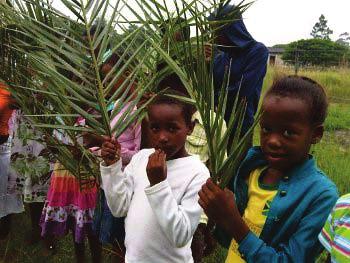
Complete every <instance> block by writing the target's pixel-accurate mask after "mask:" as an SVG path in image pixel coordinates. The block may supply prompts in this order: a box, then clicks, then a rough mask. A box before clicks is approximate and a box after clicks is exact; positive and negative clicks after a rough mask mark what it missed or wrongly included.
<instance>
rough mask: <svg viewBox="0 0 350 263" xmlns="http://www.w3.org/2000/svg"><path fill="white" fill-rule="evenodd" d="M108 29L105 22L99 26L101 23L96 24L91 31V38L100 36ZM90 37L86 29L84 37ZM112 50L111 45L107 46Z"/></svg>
mask: <svg viewBox="0 0 350 263" xmlns="http://www.w3.org/2000/svg"><path fill="white" fill-rule="evenodd" d="M105 28H106V22H105V21H103V22H102V24H101V25H100V26H99V22H95V23H94V24H93V25H92V26H91V27H90V30H89V33H90V36H94V35H95V34H100V33H101V32H102V31H103V30H105ZM87 36H88V31H87V30H86V29H84V31H83V34H82V37H83V38H85V37H87ZM110 48H111V44H110V43H108V44H107V49H110Z"/></svg>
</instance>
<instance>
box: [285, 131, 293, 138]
mask: <svg viewBox="0 0 350 263" xmlns="http://www.w3.org/2000/svg"><path fill="white" fill-rule="evenodd" d="M293 135H294V132H292V131H289V130H285V131H284V132H283V136H285V137H290V136H293Z"/></svg>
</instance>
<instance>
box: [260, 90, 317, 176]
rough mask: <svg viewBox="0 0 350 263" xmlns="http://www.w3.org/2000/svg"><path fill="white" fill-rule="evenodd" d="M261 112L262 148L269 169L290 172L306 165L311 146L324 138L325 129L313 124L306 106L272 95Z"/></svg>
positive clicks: (301, 101)
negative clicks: (296, 167)
mask: <svg viewBox="0 0 350 263" xmlns="http://www.w3.org/2000/svg"><path fill="white" fill-rule="evenodd" d="M262 110H263V114H262V118H261V120H260V126H261V131H260V144H261V148H262V151H263V153H264V155H265V158H266V159H267V161H268V163H269V166H270V167H271V168H275V169H277V170H280V171H288V170H290V169H291V168H292V167H294V166H295V165H298V164H300V163H302V162H303V161H305V160H306V159H307V158H308V153H309V150H310V147H311V145H312V144H315V143H317V142H318V141H319V140H320V139H321V138H322V134H323V126H322V125H312V124H311V121H310V118H309V107H308V105H307V103H306V102H305V101H303V100H300V99H295V98H287V97H278V96H274V95H270V96H268V97H266V98H265V99H264V101H263V105H262Z"/></svg>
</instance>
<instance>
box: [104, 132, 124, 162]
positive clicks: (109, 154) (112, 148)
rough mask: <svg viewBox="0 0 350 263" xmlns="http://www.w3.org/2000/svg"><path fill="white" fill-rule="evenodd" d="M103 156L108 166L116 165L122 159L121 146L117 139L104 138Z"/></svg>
mask: <svg viewBox="0 0 350 263" xmlns="http://www.w3.org/2000/svg"><path fill="white" fill-rule="evenodd" d="M103 139H104V142H103V143H102V148H101V156H102V159H103V161H104V162H105V164H106V165H107V166H110V165H112V164H114V163H116V162H117V161H118V160H119V159H120V144H119V143H118V142H117V140H115V139H111V138H110V137H106V136H105V137H103Z"/></svg>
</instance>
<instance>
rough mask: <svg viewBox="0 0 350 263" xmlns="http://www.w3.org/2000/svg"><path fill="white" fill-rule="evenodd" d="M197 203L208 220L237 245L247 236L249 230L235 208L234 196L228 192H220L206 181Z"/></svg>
mask: <svg viewBox="0 0 350 263" xmlns="http://www.w3.org/2000/svg"><path fill="white" fill-rule="evenodd" d="M198 202H199V205H200V206H201V207H202V208H203V210H204V212H205V213H206V215H207V216H208V218H209V219H210V220H214V221H215V222H216V223H217V224H218V225H219V226H220V227H222V228H223V229H224V230H226V231H227V233H228V234H229V235H231V236H232V237H233V238H234V239H235V240H236V241H237V242H238V243H239V242H240V241H241V240H243V239H244V237H245V236H246V235H247V234H248V232H249V228H248V226H247V225H246V224H245V223H244V221H243V219H242V217H241V215H240V213H239V211H238V208H237V206H236V201H235V197H234V194H233V193H232V192H231V191H230V190H228V189H225V190H222V189H220V187H219V186H217V185H216V184H215V183H213V181H212V180H211V179H208V180H207V182H206V183H205V184H204V185H203V186H202V189H201V190H200V191H199V201H198Z"/></svg>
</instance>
